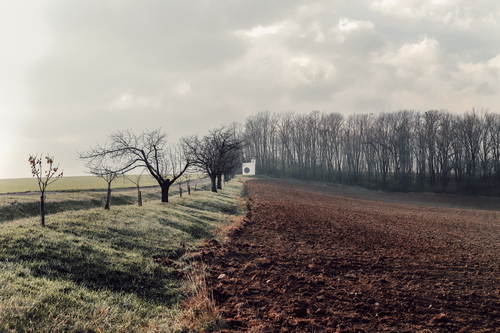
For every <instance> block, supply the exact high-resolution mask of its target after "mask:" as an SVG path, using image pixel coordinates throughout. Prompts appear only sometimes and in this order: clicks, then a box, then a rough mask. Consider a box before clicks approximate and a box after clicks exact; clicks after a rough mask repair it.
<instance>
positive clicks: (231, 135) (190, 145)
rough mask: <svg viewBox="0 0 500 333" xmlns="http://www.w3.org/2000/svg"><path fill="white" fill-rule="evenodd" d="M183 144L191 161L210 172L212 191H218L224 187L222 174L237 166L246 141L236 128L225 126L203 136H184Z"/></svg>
mask: <svg viewBox="0 0 500 333" xmlns="http://www.w3.org/2000/svg"><path fill="white" fill-rule="evenodd" d="M182 145H183V147H184V151H185V152H186V154H187V156H188V158H189V161H190V163H191V164H192V165H194V166H196V167H198V168H199V169H201V170H204V171H205V172H206V173H207V174H208V176H209V177H210V180H211V182H212V192H217V188H219V189H220V188H221V187H222V186H221V179H222V175H223V174H224V173H228V172H231V171H232V170H233V169H234V168H235V167H236V163H237V162H236V161H239V152H240V150H241V149H242V148H243V146H244V142H243V140H242V139H240V138H238V137H237V136H236V135H235V131H234V128H233V129H232V128H227V127H224V126H223V127H220V128H217V129H214V130H211V131H210V133H209V134H208V135H206V136H204V137H202V138H199V137H198V136H197V135H195V136H191V137H189V138H183V139H182Z"/></svg>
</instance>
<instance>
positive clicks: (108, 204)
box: [104, 183, 111, 209]
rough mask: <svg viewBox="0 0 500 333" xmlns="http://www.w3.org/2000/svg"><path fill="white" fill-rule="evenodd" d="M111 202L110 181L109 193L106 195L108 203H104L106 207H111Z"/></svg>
mask: <svg viewBox="0 0 500 333" xmlns="http://www.w3.org/2000/svg"><path fill="white" fill-rule="evenodd" d="M110 202H111V183H108V193H107V195H106V204H105V205H104V209H109V206H110Z"/></svg>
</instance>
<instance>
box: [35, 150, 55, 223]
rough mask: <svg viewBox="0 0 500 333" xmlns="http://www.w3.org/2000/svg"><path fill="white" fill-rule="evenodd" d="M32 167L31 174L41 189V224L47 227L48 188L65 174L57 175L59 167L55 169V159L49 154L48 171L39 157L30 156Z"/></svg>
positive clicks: (47, 158)
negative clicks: (46, 202)
mask: <svg viewBox="0 0 500 333" xmlns="http://www.w3.org/2000/svg"><path fill="white" fill-rule="evenodd" d="M28 161H29V163H30V165H31V174H32V175H33V177H36V179H37V181H38V188H39V189H40V193H41V195H40V223H41V224H42V227H45V190H46V189H47V186H49V185H50V184H52V183H54V182H55V181H56V180H58V179H59V178H61V177H62V176H63V172H62V171H61V172H60V173H57V171H58V170H59V165H58V166H57V167H54V157H51V156H49V155H48V154H47V156H45V162H46V163H47V164H48V169H47V170H45V171H44V170H43V162H42V157H41V156H40V157H38V155H34V156H33V155H30V157H29V159H28Z"/></svg>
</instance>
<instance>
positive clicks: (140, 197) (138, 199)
mask: <svg viewBox="0 0 500 333" xmlns="http://www.w3.org/2000/svg"><path fill="white" fill-rule="evenodd" d="M137 205H138V206H139V207H142V192H141V190H139V188H138V189H137Z"/></svg>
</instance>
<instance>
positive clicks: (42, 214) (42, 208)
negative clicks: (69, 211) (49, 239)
mask: <svg viewBox="0 0 500 333" xmlns="http://www.w3.org/2000/svg"><path fill="white" fill-rule="evenodd" d="M40 223H41V224H42V227H45V199H44V196H43V194H42V195H41V196H40Z"/></svg>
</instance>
